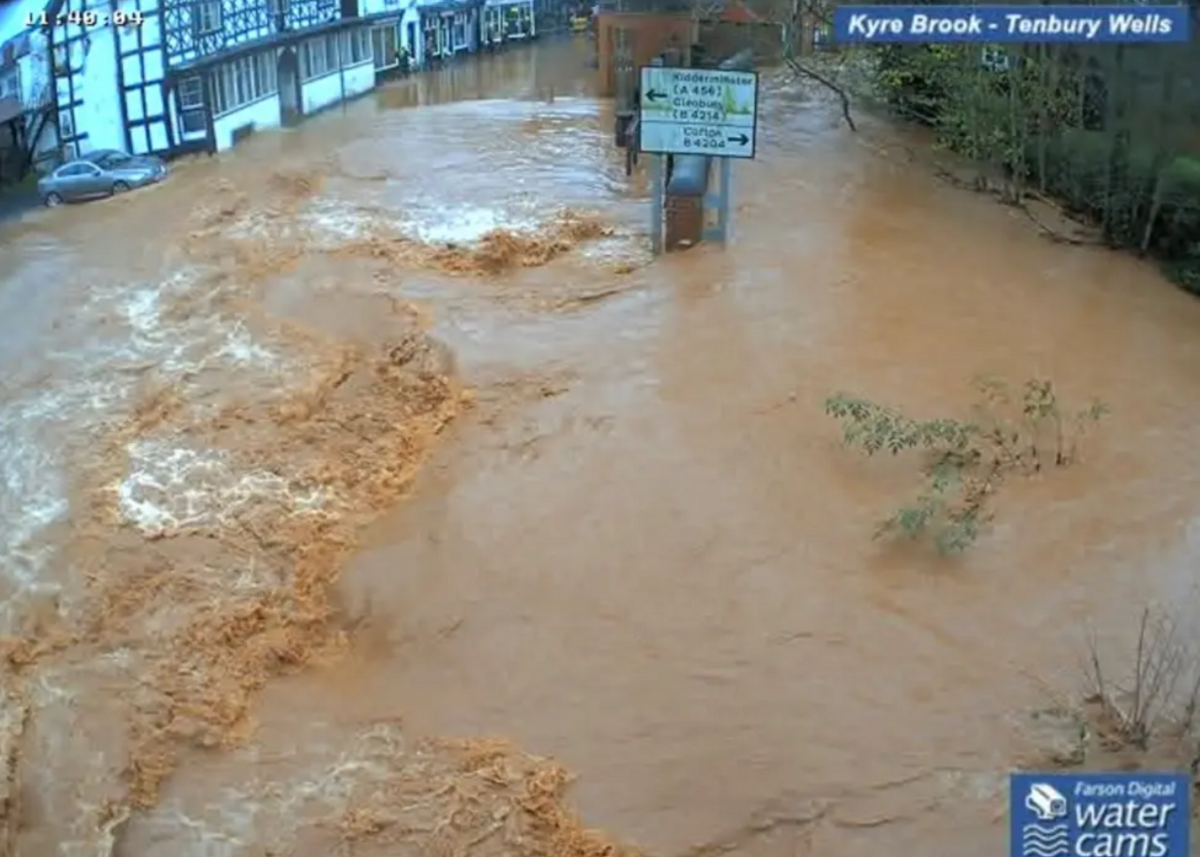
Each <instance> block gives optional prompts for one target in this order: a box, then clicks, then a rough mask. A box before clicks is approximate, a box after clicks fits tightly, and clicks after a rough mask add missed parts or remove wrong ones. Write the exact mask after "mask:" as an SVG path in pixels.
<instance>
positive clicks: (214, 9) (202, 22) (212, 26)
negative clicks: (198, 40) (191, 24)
mask: <svg viewBox="0 0 1200 857" xmlns="http://www.w3.org/2000/svg"><path fill="white" fill-rule="evenodd" d="M193 8H195V10H196V32H198V33H215V32H217V31H218V30H220V29H221V0H198V2H197V3H196V5H195V7H193Z"/></svg>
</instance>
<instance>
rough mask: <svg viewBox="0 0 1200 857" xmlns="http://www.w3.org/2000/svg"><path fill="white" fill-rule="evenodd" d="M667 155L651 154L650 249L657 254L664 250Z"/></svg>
mask: <svg viewBox="0 0 1200 857" xmlns="http://www.w3.org/2000/svg"><path fill="white" fill-rule="evenodd" d="M665 161H666V156H665V155H651V156H650V249H651V250H653V251H654V255H655V256H657V255H659V254H661V253H662V251H663V200H664V199H665V198H666V196H667V165H666V163H665Z"/></svg>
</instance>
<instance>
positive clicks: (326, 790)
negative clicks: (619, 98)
mask: <svg viewBox="0 0 1200 857" xmlns="http://www.w3.org/2000/svg"><path fill="white" fill-rule="evenodd" d="M587 52H588V45H587V43H586V42H583V41H579V42H562V43H550V44H547V45H544V46H541V47H539V48H537V49H533V50H529V51H523V52H522V51H516V52H512V53H509V54H505V55H502V56H497V57H484V58H481V59H480V60H479V61H478V62H467V63H464V64H462V65H459V66H455V67H452V68H449V69H444V70H442V71H439V72H436V73H432V74H427V75H423V76H417V77H414V78H411V79H409V80H406V81H401V82H398V83H396V84H393V85H390V86H388V87H386V88H384V89H382V90H380V91H379V92H377V93H376V94H375V95H374V96H372V97H370V98H367V99H364V100H362V101H359V102H356V103H355V104H353V105H350V106H348V107H347V108H346V109H345V110H342V111H334V112H332V113H329V114H326V115H323V116H321V117H319V118H317V119H315V120H314V121H312V122H309V123H308V124H307V125H305V126H304V127H302V128H300V129H296V130H293V131H287V132H281V133H279V134H274V135H262V136H260V137H257V138H255V139H252V140H250V141H248V142H246V143H245V144H243V145H242V146H240V147H239V148H238V149H237V151H236V152H235V153H230V154H228V155H225V156H222V157H220V158H216V159H211V160H210V159H204V160H200V161H196V162H193V163H186V164H182V165H180V167H179V168H178V169H177V170H176V173H175V175H174V176H173V177H172V179H171V181H170V182H168V183H166V184H165V185H163V186H162V187H160V188H156V189H152V190H149V191H146V192H145V193H140V194H130V195H128V196H127V197H123V198H120V199H115V200H112V201H111V202H107V203H100V204H95V205H88V206H79V207H71V208H70V209H69V210H64V211H54V212H45V213H38V214H36V215H33V216H31V217H29V218H27V219H26V221H24V222H23V223H21V224H19V225H16V226H10V227H5V229H4V231H3V232H2V233H0V240H3V242H4V250H3V252H2V253H0V279H2V281H3V283H4V288H3V290H2V291H0V306H2V308H3V309H4V310H5V311H4V312H3V313H2V314H0V319H2V321H0V324H2V325H3V326H4V328H3V338H2V339H0V343H2V345H0V349H2V350H0V359H4V361H5V363H6V365H7V366H8V367H10V368H9V371H8V372H7V378H6V383H5V387H4V395H5V409H4V411H3V414H2V415H0V430H2V431H3V433H4V445H3V456H4V457H3V462H2V464H3V468H4V472H5V482H4V485H5V488H4V494H3V498H2V500H0V511H2V512H3V517H4V520H5V521H6V522H7V526H8V528H9V533H8V537H7V538H6V539H5V540H4V541H5V544H6V545H7V555H6V556H5V557H4V561H3V567H4V569H5V571H6V580H5V583H4V587H5V591H4V593H3V594H4V596H5V599H6V601H5V604H6V612H5V614H4V616H3V619H4V631H5V633H9V634H13V635H14V636H16V637H18V638H19V640H20V642H19V643H14V645H13V647H12V648H11V649H10V653H9V655H10V662H12V663H14V664H16V665H17V666H18V667H19V669H17V670H16V673H15V676H14V677H13V680H12V681H11V682H10V683H9V686H8V690H7V692H8V694H9V701H10V704H9V709H8V710H9V711H11V712H17V711H19V712H21V716H22V720H23V722H24V724H25V731H24V733H23V737H22V738H20V739H19V740H14V741H10V742H6V743H5V744H4V745H3V746H0V749H2V750H3V751H4V755H5V756H6V757H7V759H8V761H9V769H10V772H11V776H12V777H14V778H15V779H16V780H17V781H19V783H20V785H19V793H20V795H21V796H22V805H23V812H22V815H21V817H20V819H19V823H13V822H10V823H9V830H8V835H9V838H10V840H11V841H13V842H14V843H15V844H16V845H17V846H18V848H19V850H18V852H17V853H20V854H22V855H35V854H41V853H52V848H54V847H57V848H60V849H62V850H61V851H60V853H64V854H96V853H104V852H106V851H108V850H110V849H111V848H112V847H113V846H114V843H115V853H117V854H123V855H139V857H144V856H148V855H159V854H161V855H164V857H165V855H171V857H177V855H193V854H194V855H210V854H211V855H237V857H241V855H261V854H264V853H278V854H297V855H308V854H313V855H316V854H331V853H347V854H356V855H372V854H384V853H388V854H393V853H410V852H411V853H418V852H419V853H422V854H425V853H431V852H434V853H443V852H445V853H451V852H452V853H454V854H465V853H493V852H494V853H499V852H500V851H505V852H506V853H512V852H513V851H519V852H521V853H525V854H552V853H553V854H556V855H561V854H568V853H570V854H589V855H591V854H598V853H599V852H600V851H601V850H603V849H604V848H605V847H608V846H607V844H606V843H607V842H608V839H607V838H606V837H611V838H612V839H613V840H615V841H619V842H623V843H628V844H629V846H631V847H634V848H638V849H644V850H645V851H647V852H649V853H653V854H658V855H667V856H668V857H671V855H676V854H680V855H682V854H697V855H699V854H709V853H715V852H717V851H723V850H733V851H735V852H736V853H744V854H748V855H760V854H761V855H771V857H774V855H785V854H787V855H793V854H808V853H812V854H820V855H824V857H858V855H867V854H871V855H877V854H879V853H881V851H883V852H885V853H902V852H903V853H918V852H919V853H923V854H927V855H930V857H943V855H944V857H956V856H957V855H961V854H965V853H985V852H986V853H999V852H1000V851H1001V849H1002V848H1003V840H1004V838H1005V837H1006V835H1007V834H1006V825H1005V808H1006V803H1005V802H1006V800H1007V794H1006V780H1005V777H1006V775H1007V772H1008V771H1009V770H1011V769H1012V768H1014V767H1016V766H1019V765H1023V764H1029V763H1035V764H1036V763H1037V762H1039V761H1040V758H1039V757H1038V755H1037V754H1038V752H1039V751H1040V749H1041V748H1039V747H1038V746H1037V745H1036V742H1035V741H1033V740H1032V739H1031V738H1030V735H1029V731H1028V729H1026V725H1027V724H1026V720H1027V715H1028V712H1030V711H1031V710H1034V709H1037V708H1044V707H1047V706H1050V705H1053V704H1057V703H1059V702H1061V700H1062V699H1063V698H1068V697H1071V696H1074V695H1076V694H1078V693H1080V692H1081V691H1082V690H1083V688H1082V686H1081V685H1082V678H1083V676H1082V672H1081V669H1080V667H1079V661H1080V655H1081V646H1082V644H1083V641H1084V637H1085V631H1086V629H1087V628H1088V627H1094V628H1098V629H1099V630H1100V632H1101V645H1102V647H1104V648H1105V651H1108V650H1110V649H1111V650H1112V651H1113V652H1119V651H1121V649H1120V647H1121V646H1122V645H1123V644H1124V643H1126V642H1127V641H1128V639H1129V638H1130V635H1131V634H1133V633H1135V632H1136V624H1137V619H1138V614H1139V612H1140V610H1141V605H1142V604H1144V603H1147V602H1153V601H1169V602H1173V603H1176V604H1180V603H1184V602H1187V601H1188V599H1189V598H1190V596H1191V594H1192V585H1193V584H1192V579H1193V578H1192V573H1191V569H1192V566H1193V564H1194V558H1195V554H1196V544H1195V540H1196V538H1197V531H1196V529H1195V527H1194V526H1193V525H1192V523H1191V522H1192V521H1193V520H1194V518H1195V510H1196V507H1197V503H1198V502H1200V486H1198V485H1197V479H1198V477H1200V471H1198V470H1197V469H1196V467H1195V466H1194V464H1193V461H1194V456H1191V455H1190V452H1191V449H1192V435H1193V433H1194V429H1193V426H1194V424H1195V422H1196V419H1197V416H1198V415H1200V405H1196V404H1194V403H1196V402H1200V396H1197V388H1198V387H1200V378H1198V376H1197V373H1196V372H1195V371H1194V367H1195V365H1196V362H1197V357H1198V356H1200V344H1198V343H1200V338H1197V337H1196V336H1195V330H1196V328H1197V326H1198V325H1200V306H1198V305H1197V304H1196V302H1195V301H1194V299H1192V298H1190V297H1188V296H1187V295H1185V294H1183V293H1181V292H1179V291H1178V290H1176V289H1174V288H1173V287H1171V286H1170V285H1169V284H1167V283H1166V282H1164V281H1162V280H1161V279H1160V278H1159V277H1158V276H1157V275H1156V274H1155V273H1154V272H1153V270H1152V269H1151V268H1150V267H1148V266H1145V265H1142V264H1140V263H1139V262H1137V261H1135V260H1133V259H1131V258H1128V257H1126V256H1122V255H1117V254H1112V253H1108V252H1106V251H1099V250H1095V249H1091V248H1085V247H1063V246H1060V245H1056V244H1053V243H1051V242H1048V241H1045V240H1044V239H1042V238H1041V237H1039V236H1038V235H1037V234H1036V232H1035V231H1034V230H1033V229H1032V228H1031V227H1030V225H1029V223H1028V222H1027V221H1026V220H1025V219H1023V218H1021V217H1019V216H1017V215H1016V214H1015V213H1014V212H1012V211H1011V210H1009V209H1006V208H1004V207H1000V206H997V205H996V204H994V203H993V202H992V201H991V200H989V199H987V198H985V197H982V196H980V195H976V194H971V193H966V192H964V191H962V190H959V189H956V188H952V187H949V186H947V185H945V184H943V183H939V182H938V181H937V180H936V179H935V178H934V177H933V176H932V175H931V173H930V171H929V170H925V169H923V168H922V167H921V164H920V163H919V162H917V161H916V160H914V158H912V157H911V153H912V152H913V151H917V150H918V148H919V146H920V140H919V139H917V138H916V137H915V136H914V135H913V134H912V132H910V131H907V130H904V129H897V128H893V127H890V126H889V125H887V124H886V123H884V122H883V121H881V120H878V119H872V118H870V117H861V119H860V125H861V126H862V127H861V132H860V133H859V134H858V135H854V134H852V133H850V132H849V131H848V130H846V129H845V128H844V127H842V126H841V125H840V123H839V111H838V109H837V108H836V106H835V105H831V104H829V103H827V102H826V101H825V100H824V98H823V96H822V95H821V94H820V93H817V92H813V91H810V90H807V89H804V88H802V87H800V86H798V85H796V84H793V83H789V82H786V81H781V80H772V81H770V82H768V83H767V84H766V90H767V91H766V93H765V95H764V104H765V106H764V112H763V120H762V121H763V127H762V129H761V136H762V144H761V146H760V153H761V154H760V157H759V159H758V160H757V161H755V162H753V163H745V164H740V163H739V164H738V165H737V168H736V170H735V188H736V191H735V192H736V203H735V213H734V223H733V238H732V241H731V243H730V245H729V246H728V247H727V248H725V249H720V248H712V247H703V248H698V249H696V250H694V251H690V252H687V253H682V254H675V255H671V256H668V257H665V258H662V259H659V260H656V261H653V262H651V260H650V259H649V257H648V254H647V251H646V245H647V244H648V236H647V233H648V225H647V223H646V219H647V216H648V208H649V204H648V201H647V198H646V192H645V185H644V181H642V180H641V179H640V178H636V179H635V180H633V181H632V182H630V181H628V180H627V179H626V178H625V176H624V172H623V167H624V161H623V158H622V157H621V155H620V153H618V152H616V151H614V150H612V149H611V146H610V133H609V132H610V129H611V118H610V112H609V110H610V108H609V106H608V105H606V104H604V103H601V102H598V101H596V100H593V99H592V98H591V97H590V96H589V94H588V93H589V80H590V76H591V74H592V72H591V71H590V70H589V69H588V68H587ZM906 146H907V147H909V148H908V149H906ZM906 152H907V153H908V154H905V153H906ZM495 229H500V230H506V231H502V232H500V233H493V234H491V235H488V232H489V230H495ZM480 240H482V244H479V241H480ZM481 247H482V249H480V248H481ZM423 332H427V333H428V334H430V335H432V337H434V338H435V339H436V340H437V341H439V342H441V343H443V344H444V345H442V346H438V345H435V344H431V343H429V342H428V341H426V340H425V339H423V336H422V333H423ZM981 374H987V375H991V376H997V377H1003V378H1007V379H1009V380H1011V381H1012V382H1014V383H1018V384H1019V383H1020V382H1022V381H1024V380H1025V379H1026V378H1029V377H1034V376H1039V377H1040V376H1044V377H1049V378H1053V379H1054V381H1055V383H1056V384H1057V385H1058V387H1059V388H1060V389H1061V390H1062V391H1063V394H1064V396H1066V397H1068V398H1070V399H1072V400H1073V401H1078V402H1081V403H1082V402H1083V401H1085V400H1086V399H1088V398H1090V397H1092V396H1099V397H1100V398H1102V399H1103V400H1104V401H1105V402H1106V403H1107V404H1108V405H1109V406H1110V408H1111V411H1112V413H1111V416H1110V417H1108V418H1107V419H1106V420H1105V421H1104V423H1103V425H1102V426H1101V427H1100V428H1099V430H1098V431H1097V432H1096V433H1095V436H1094V437H1091V438H1089V439H1088V442H1087V444H1086V446H1085V454H1084V456H1083V459H1082V460H1081V461H1080V463H1079V464H1078V465H1076V466H1074V467H1071V468H1068V469H1064V470H1062V471H1060V472H1055V473H1050V474H1045V475H1044V476H1040V477H1037V478H1034V479H1028V480H1013V481H1011V482H1010V483H1009V484H1006V485H1004V487H1003V491H1002V492H999V495H998V496H997V498H996V504H995V512H996V520H995V522H994V524H993V525H992V526H991V527H989V528H988V530H987V531H986V532H985V534H984V535H983V537H982V538H981V539H980V541H979V543H978V544H976V545H975V546H974V547H973V548H972V549H971V550H970V552H968V553H967V554H966V555H964V556H962V557H958V558H954V559H938V558H936V557H934V556H933V555H932V554H931V553H930V552H929V551H928V550H926V549H924V548H918V547H916V546H894V545H890V544H887V543H881V542H878V541H876V540H873V539H872V531H873V528H874V525H875V523H876V521H877V520H878V518H879V517H880V516H881V515H882V514H884V513H885V512H886V511H888V510H889V509H890V508H893V507H894V506H895V505H897V504H898V502H900V501H901V500H902V499H903V498H905V497H906V496H907V495H908V494H909V493H910V492H911V489H912V486H913V484H914V478H915V465H914V463H913V462H912V461H909V460H907V459H903V458H898V459H891V458H888V459H887V460H875V459H866V458H864V457H863V456H861V455H859V454H857V453H854V452H852V451H849V450H846V449H844V448H843V447H842V445H841V443H840V435H839V430H838V427H837V425H836V424H835V423H834V422H833V421H831V420H830V419H829V418H828V417H826V416H824V415H823V414H822V412H821V402H822V400H823V399H824V398H825V397H826V396H828V395H830V394H831V393H833V392H835V391H838V390H849V391H853V392H855V393H860V394H862V395H864V396H867V397H869V398H872V399H875V400H878V401H881V402H885V403H888V404H892V405H896V406H897V407H902V408H903V409H904V410H905V411H908V412H911V413H914V414H920V415H928V416H943V415H961V414H964V413H965V412H966V410H967V409H968V407H969V406H970V405H971V403H972V401H973V393H972V390H971V382H972V379H973V378H975V377H977V376H979V375H981ZM460 384H461V385H465V388H466V389H465V390H462V389H460V388H459V387H460ZM414 477H415V482H412V480H413V479H414ZM401 501H403V502H401ZM339 571H340V580H339V581H338V582H337V583H336V585H335V586H334V588H333V589H332V595H331V596H329V597H328V598H327V597H326V587H327V585H328V584H330V583H331V582H332V581H333V580H334V578H335V577H336V576H337V574H338V572H339ZM301 667H306V668H305V669H301ZM10 719H11V718H10ZM430 736H455V737H457V738H461V739H464V740H466V741H467V743H466V744H446V743H445V742H442V741H435V742H432V743H431V742H430V741H428V740H426V739H428V738H430ZM480 736H504V738H505V739H506V740H508V741H511V742H512V743H511V745H510V744H501V743H495V742H489V741H484V740H482V739H481V737H480ZM526 753H529V754H536V756H538V757H540V756H549V757H553V758H554V759H556V760H557V762H559V763H561V764H562V765H563V766H565V768H566V769H569V770H570V771H572V772H574V773H575V774H577V775H578V781H577V783H576V784H575V785H574V787H573V788H572V789H571V791H570V793H569V801H568V802H567V803H563V802H562V800H561V787H562V786H563V785H564V782H565V781H564V778H563V775H562V773H561V772H560V771H559V770H558V769H557V768H555V767H553V766H552V765H551V764H550V763H549V762H547V761H546V760H544V759H539V758H535V757H532V756H528V755H526ZM76 806H79V807H82V810H81V811H80V810H76V809H74V807H76ZM568 806H569V807H571V808H572V809H571V810H569V809H567V807H568ZM572 810H575V811H578V813H579V814H580V816H581V818H582V820H583V822H585V823H586V824H587V825H593V826H595V827H598V828H601V829H603V831H604V835H601V834H597V833H589V832H587V831H585V830H584V829H583V828H582V827H581V826H580V822H579V820H578V819H576V818H575V817H574V815H573V814H572ZM64 818H72V819H75V820H74V821H71V822H64V821H63V819H64ZM336 849H342V850H341V851H340V852H339V851H337V850H336Z"/></svg>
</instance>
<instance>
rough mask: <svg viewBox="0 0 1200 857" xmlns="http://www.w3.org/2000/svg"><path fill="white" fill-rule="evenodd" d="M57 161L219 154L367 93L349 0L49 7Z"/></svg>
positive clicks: (62, 1) (369, 64) (359, 26)
mask: <svg viewBox="0 0 1200 857" xmlns="http://www.w3.org/2000/svg"><path fill="white" fill-rule="evenodd" d="M43 22H44V26H45V28H46V29H47V30H48V32H49V40H50V46H51V56H52V78H51V79H52V82H53V89H54V97H55V103H56V104H57V107H58V111H57V112H58V127H59V137H60V139H61V142H62V144H63V147H64V150H65V151H64V156H65V157H68V158H69V157H72V156H74V155H77V154H81V153H83V152H87V151H91V150H94V149H107V148H112V149H123V150H126V151H129V152H133V153H135V154H141V153H151V152H152V153H159V154H166V155H176V154H183V153H188V152H216V151H221V150H224V149H227V148H229V147H230V146H232V145H234V144H235V143H236V142H237V141H238V140H240V139H242V138H243V137H244V136H245V135H247V134H249V133H251V132H252V131H254V130H256V129H264V128H271V127H276V126H279V125H291V124H295V123H296V122H298V121H299V120H300V119H301V118H302V117H304V116H306V115H310V114H312V113H315V112H317V111H319V110H322V109H324V108H326V107H329V106H331V105H333V104H337V103H340V102H342V101H345V100H347V99H350V98H353V97H355V96H358V95H361V94H363V93H365V92H367V91H369V90H370V89H372V88H373V87H374V85H375V62H374V58H373V54H372V32H371V27H370V26H369V23H368V22H367V21H366V20H363V19H362V18H361V16H360V14H359V2H358V0H50V3H49V4H48V6H47V7H46V11H45V15H44V18H43Z"/></svg>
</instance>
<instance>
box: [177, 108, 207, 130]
mask: <svg viewBox="0 0 1200 857" xmlns="http://www.w3.org/2000/svg"><path fill="white" fill-rule="evenodd" d="M205 124H206V117H205V115H204V108H200V109H199V110H183V111H181V112H180V114H179V130H180V131H182V132H183V133H184V134H203V133H204V132H205V131H206V130H207V129H206V128H205Z"/></svg>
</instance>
